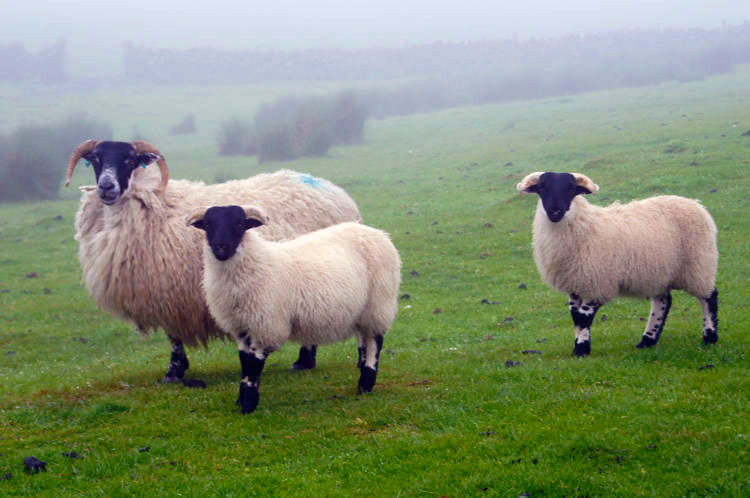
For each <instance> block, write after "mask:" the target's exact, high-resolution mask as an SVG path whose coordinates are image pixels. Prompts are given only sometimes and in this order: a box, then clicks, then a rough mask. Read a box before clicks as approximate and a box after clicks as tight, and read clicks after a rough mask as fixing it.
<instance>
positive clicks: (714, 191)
mask: <svg viewBox="0 0 750 498" xmlns="http://www.w3.org/2000/svg"><path fill="white" fill-rule="evenodd" d="M718 191H719V189H717V188H712V189H711V190H709V191H708V192H709V193H711V194H715V193H716V192H718Z"/></svg>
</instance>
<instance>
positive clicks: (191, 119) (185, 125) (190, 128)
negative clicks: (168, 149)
mask: <svg viewBox="0 0 750 498" xmlns="http://www.w3.org/2000/svg"><path fill="white" fill-rule="evenodd" d="M197 130H198V129H197V128H196V126H195V114H188V115H187V116H185V117H184V118H183V119H182V121H180V122H179V123H177V124H176V125H174V126H173V127H171V128H170V129H169V134H170V135H187V134H189V133H195V132H196V131H197Z"/></svg>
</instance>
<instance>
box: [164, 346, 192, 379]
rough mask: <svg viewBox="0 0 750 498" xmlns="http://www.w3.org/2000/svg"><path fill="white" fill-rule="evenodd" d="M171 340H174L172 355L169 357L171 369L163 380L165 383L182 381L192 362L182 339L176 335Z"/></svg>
mask: <svg viewBox="0 0 750 498" xmlns="http://www.w3.org/2000/svg"><path fill="white" fill-rule="evenodd" d="M169 340H170V341H171V342H172V355H171V356H170V359H169V369H168V370H167V373H166V375H165V376H164V378H163V379H162V380H161V381H162V383H164V384H170V383H172V382H180V381H181V380H182V378H183V377H184V376H185V371H186V370H187V369H188V368H190V362H189V361H188V358H187V355H186V354H185V348H184V346H183V345H182V341H181V340H179V339H175V338H174V337H169Z"/></svg>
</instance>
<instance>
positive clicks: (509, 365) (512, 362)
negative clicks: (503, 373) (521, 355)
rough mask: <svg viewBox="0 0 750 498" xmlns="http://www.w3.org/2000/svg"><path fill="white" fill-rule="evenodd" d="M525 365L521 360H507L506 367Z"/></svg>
mask: <svg viewBox="0 0 750 498" xmlns="http://www.w3.org/2000/svg"><path fill="white" fill-rule="evenodd" d="M521 365H523V363H521V362H520V361H513V360H505V368H513V367H520V366H521Z"/></svg>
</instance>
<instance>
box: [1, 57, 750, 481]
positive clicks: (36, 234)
mask: <svg viewBox="0 0 750 498" xmlns="http://www.w3.org/2000/svg"><path fill="white" fill-rule="evenodd" d="M748 77H750V70H749V69H748V68H741V69H739V70H738V71H737V72H735V73H734V74H732V75H728V76H722V77H717V78H713V79H710V80H707V81H704V82H695V83H689V84H676V83H674V84H672V83H670V84H664V85H660V86H657V87H648V88H640V89H624V90H617V91H610V92H597V93H590V94H585V95H580V96H572V97H565V98H557V99H549V100H541V101H533V102H516V103H508V104H503V105H493V106H485V107H469V108H459V109H450V110H445V111H442V112H436V113H430V114H422V115H414V116H405V117H397V118H390V119H385V120H379V121H378V120H373V121H370V122H368V124H367V128H366V132H365V137H366V140H365V143H364V144H363V145H359V146H351V147H341V148H336V149H333V150H332V151H331V152H330V153H329V155H328V156H327V157H324V158H316V159H307V160H300V161H295V162H292V163H285V164H272V163H268V164H264V165H263V166H262V167H261V166H258V165H257V164H256V163H255V161H254V159H253V158H250V159H248V158H219V157H218V156H216V146H215V143H214V138H215V132H214V131H212V130H211V129H210V128H207V127H202V126H201V122H202V121H201V116H202V115H213V116H214V118H213V119H214V122H215V123H217V124H216V128H217V129H218V122H219V120H220V118H223V117H224V116H225V115H226V116H228V115H231V114H233V111H234V109H235V108H237V107H243V106H244V107H247V108H248V109H249V108H251V107H253V106H254V105H257V102H258V101H260V100H265V99H264V97H263V95H265V94H264V93H263V92H264V91H265V92H267V94H269V95H274V96H275V95H278V94H279V90H278V89H270V90H268V89H263V88H262V87H257V88H255V93H253V92H250V91H248V96H247V100H239V101H238V102H237V103H236V105H234V106H233V107H232V106H229V105H228V104H227V99H226V95H227V92H226V89H224V88H213V87H205V88H200V89H198V90H196V89H194V88H192V89H191V88H186V89H169V90H168V92H167V90H166V89H138V90H137V91H136V90H133V91H132V94H131V93H130V91H127V90H122V89H120V90H112V91H110V92H102V93H101V94H96V95H93V96H90V97H85V98H84V96H79V97H77V98H78V99H79V100H80V103H79V104H80V105H81V106H83V107H86V108H90V109H91V108H94V107H92V102H96V103H101V105H102V106H104V107H103V108H104V109H105V110H112V109H116V107H117V105H125V106H133V108H139V109H140V108H148V109H149V112H150V113H151V114H150V115H149V116H144V118H143V123H144V125H143V128H142V130H141V131H146V130H147V127H146V125H145V123H146V122H148V123H152V122H153V121H152V118H155V119H156V123H157V124H158V126H159V130H158V133H156V132H155V133H154V135H153V136H152V137H149V138H151V140H152V141H153V142H154V143H155V144H157V145H159V146H160V148H162V150H163V151H164V152H165V153H166V154H167V157H168V159H169V163H170V166H171V169H172V174H173V176H174V177H187V178H196V179H197V178H201V179H205V180H207V181H213V179H214V177H215V176H214V175H216V174H217V173H221V174H222V175H232V176H245V175H249V174H253V173H256V172H258V171H261V170H272V169H275V168H277V167H291V168H293V169H297V170H302V171H309V172H312V173H314V174H318V175H321V176H324V177H326V178H329V179H331V180H333V181H335V182H337V183H338V184H339V185H341V186H343V187H344V188H346V189H347V191H348V192H350V194H351V195H352V197H353V198H354V199H355V200H356V201H357V202H358V204H359V206H360V209H361V211H362V213H363V216H364V218H365V221H366V222H367V223H368V224H370V225H373V226H376V227H379V228H383V229H385V230H387V231H389V232H390V233H391V234H392V237H393V240H394V242H395V244H396V246H397V247H398V248H399V250H400V252H401V256H402V259H403V263H404V266H403V269H404V271H403V284H402V289H401V292H402V293H409V294H410V295H411V299H410V300H408V301H407V300H402V301H400V312H399V317H398V319H397V321H396V323H395V325H394V327H393V329H392V330H391V331H390V333H389V334H388V335H387V337H386V341H385V350H386V351H384V353H383V355H382V358H381V369H380V373H379V378H378V384H377V385H376V387H375V390H374V392H373V393H372V394H369V395H366V396H358V395H356V382H357V376H358V372H357V371H356V369H355V362H356V359H355V358H356V345H355V343H354V341H348V342H346V343H343V344H338V345H334V346H325V347H322V348H321V349H320V351H319V358H318V367H317V368H316V369H315V370H313V371H310V372H292V371H290V370H289V366H290V365H291V363H292V362H293V361H294V359H295V356H296V346H295V345H292V344H289V345H287V346H286V347H285V348H283V349H282V350H281V351H279V352H277V353H274V354H273V355H272V356H271V357H270V358H269V360H268V363H267V366H266V370H265V372H264V374H263V382H262V387H261V402H260V405H259V407H258V410H257V411H256V412H255V413H253V414H251V415H248V416H241V415H240V414H239V411H238V409H237V407H236V406H235V404H234V400H235V399H236V394H237V388H238V380H239V364H238V363H239V362H238V361H237V353H236V347H235V346H233V345H232V344H230V343H222V342H216V343H213V344H211V347H210V349H209V350H208V351H204V350H191V351H188V355H189V357H190V361H191V369H190V370H189V372H188V376H189V377H194V378H200V379H202V380H204V381H205V382H206V383H207V385H208V387H207V388H206V389H205V390H196V389H187V388H185V387H183V386H174V385H169V386H164V385H161V384H160V383H159V382H158V381H159V379H160V378H161V376H162V375H163V374H164V371H165V370H166V366H167V362H168V350H169V347H168V342H167V340H166V338H165V337H164V335H163V334H155V335H153V336H151V337H148V338H146V339H143V338H141V337H139V336H138V335H137V334H136V333H135V332H134V331H133V330H132V327H131V326H130V325H128V324H126V323H123V322H121V321H119V320H116V319H113V318H111V317H110V316H108V315H107V314H105V313H102V312H100V311H98V310H97V307H96V305H95V304H94V303H93V302H92V301H91V300H90V299H89V298H88V296H87V295H86V291H85V289H84V288H83V286H82V284H81V282H80V278H81V277H80V268H79V265H78V261H77V253H76V249H77V247H76V243H75V241H74V240H73V235H74V232H73V228H72V222H73V217H74V213H75V210H76V209H77V201H76V200H75V199H76V198H77V193H76V192H75V191H66V192H65V193H64V196H63V197H64V198H63V200H61V201H58V202H48V203H34V204H5V205H0V289H7V290H8V292H2V293H0V310H2V312H0V385H2V389H1V390H0V477H2V476H3V475H4V474H6V473H8V472H9V473H11V474H12V478H10V479H7V480H0V495H41V496H60V495H76V494H87V495H88V494H91V495H107V496H109V495H115V496H121V495H127V496H131V495H135V496H152V495H156V496H166V495H169V496H172V495H177V494H182V495H189V496H203V495H217V496H262V495H276V496H290V495H295V496H297V495H301V496H342V495H366V496H401V495H409V496H442V495H449V496H484V495H486V496H494V495H498V496H517V495H519V494H521V493H523V492H528V493H529V494H530V496H562V495H565V496H583V495H589V496H611V495H619V496H644V495H647V496H706V495H722V496H747V495H748V494H750V451H749V449H750V418H748V417H747V416H746V414H747V411H748V406H750V403H749V402H748V401H749V400H748V397H749V393H750V376H749V375H748V366H749V361H748V358H747V356H748V354H749V353H748V347H749V346H750V340H749V339H748V335H747V331H748V329H749V328H750V310H748V307H747V304H746V303H747V299H748V296H749V293H748V270H747V268H748V267H747V261H748V259H749V258H750V243H749V242H748V241H749V240H750V239H749V238H748V228H750V227H749V225H750V223H749V222H748V221H747V220H748V218H747V216H746V213H747V212H748V208H750V175H748V171H750V170H749V164H750V137H744V136H742V135H741V134H742V133H743V132H744V131H745V130H747V129H750V96H748V95H747V91H746V83H747V80H748ZM197 91H199V92H201V93H202V97H201V99H197V100H196V99H195V97H196V95H195V92H197ZM166 93H169V98H165V94H166ZM241 93H242V92H241V91H240V89H239V88H237V89H234V90H233V93H232V95H233V96H234V97H235V98H239V95H241ZM300 93H301V92H300ZM213 95H216V101H215V102H214V99H213ZM117 99H120V100H119V101H118V100H117ZM267 100H271V99H270V98H269V99H267ZM43 101H44V99H43V98H40V102H43ZM14 102H16V101H11V100H6V101H3V104H2V105H3V106H5V107H7V109H4V111H8V113H6V114H4V115H5V116H16V115H21V114H22V113H21V111H23V112H24V113H28V112H31V111H29V110H32V111H33V116H34V118H35V119H45V118H48V117H49V118H50V119H51V118H54V117H55V116H56V115H57V114H56V113H61V112H62V111H61V110H60V109H59V108H54V109H47V108H46V107H44V106H42V105H41V104H39V105H38V106H37V105H35V104H34V103H33V102H26V101H24V102H22V103H19V102H20V101H19V102H16V103H15V104H14ZM116 102H124V103H123V104H116ZM14 106H16V107H14ZM11 108H12V109H11ZM219 109H220V110H221V112H219ZM123 112H124V113H126V114H127V112H128V110H127V109H125V110H124V111H123ZM186 112H194V113H196V116H197V118H198V126H199V134H198V135H197V136H195V137H193V138H189V137H188V138H185V137H172V138H167V136H166V129H167V128H168V126H170V125H172V124H174V122H176V121H177V120H179V119H180V118H181V117H182V116H183V115H184V114H185V113H186ZM14 113H18V114H14ZM117 115H118V113H113V114H112V115H110V116H99V115H97V116H96V117H97V118H103V119H105V118H108V117H109V118H111V119H113V120H116V119H117ZM128 119H130V117H128ZM128 119H124V120H123V121H122V122H120V121H118V122H116V123H115V130H117V131H120V133H121V134H123V135H125V136H124V137H123V138H125V139H129V138H130V137H129V136H127V133H129V130H130V128H131V127H132V123H131V122H130V121H128ZM735 122H736V123H738V124H737V126H733V123H735ZM139 123H140V122H139ZM139 127H140V124H139ZM123 130H124V131H123ZM154 137H156V138H154ZM162 139H163V140H164V143H165V145H161V144H162ZM62 167H64V164H61V168H62ZM79 169H80V170H81V171H77V172H76V177H75V179H76V181H77V182H78V183H79V184H80V183H91V182H92V174H91V171H90V170H86V169H85V168H79ZM537 170H556V171H581V172H584V173H586V174H588V175H589V176H591V177H592V178H593V179H594V181H596V182H597V183H598V184H599V185H600V187H601V190H600V193H599V194H598V195H597V196H591V197H590V200H592V201H593V202H596V203H599V204H608V203H609V202H611V201H614V200H616V199H618V200H620V201H628V200H630V199H634V198H641V197H647V196H650V195H655V194H660V193H670V194H679V195H685V196H689V197H694V198H699V199H701V200H702V202H703V203H704V204H705V205H706V206H707V207H708V209H709V210H710V211H711V213H712V214H713V216H714V218H715V219H716V222H717V225H718V227H719V248H720V252H721V258H720V268H719V276H718V288H719V303H720V306H719V316H720V320H721V322H720V333H719V336H720V342H719V344H717V345H716V346H714V347H710V348H705V347H703V346H701V345H700V341H701V327H700V325H701V315H700V309H699V306H698V303H697V302H696V301H695V300H694V299H693V298H692V297H690V296H688V295H685V294H683V293H679V292H676V293H675V294H674V303H673V307H672V312H671V314H670V317H669V319H668V321H667V324H666V327H665V330H664V333H663V335H662V339H661V341H660V343H659V345H658V346H657V347H656V348H654V349H652V350H646V351H643V350H637V349H636V348H635V347H634V346H635V344H636V343H637V342H638V340H639V338H640V335H641V333H642V329H643V327H644V326H645V322H643V321H641V318H642V317H646V315H647V314H648V309H649V305H648V303H647V302H646V301H638V300H628V299H623V300H618V301H615V302H613V303H611V304H609V305H607V306H605V307H604V308H602V310H601V311H600V313H599V317H598V318H597V320H596V322H595V324H594V327H593V330H592V334H593V343H592V346H593V351H592V355H591V356H590V357H588V358H585V359H577V358H574V357H572V356H571V351H572V347H573V337H574V335H573V325H572V323H571V320H570V316H569V313H568V312H567V309H566V307H565V303H566V297H565V296H563V295H560V294H558V293H556V292H554V291H552V290H550V289H549V288H547V287H546V286H545V285H544V283H543V282H542V281H541V280H540V278H539V276H538V274H537V272H536V269H535V267H534V263H533V260H532V257H531V246H530V243H531V233H530V229H531V219H532V216H533V211H534V207H535V202H536V201H535V199H534V198H533V197H531V196H523V197H522V196H519V195H518V194H517V193H516V192H515V184H516V183H517V182H518V181H519V179H520V178H522V177H523V175H525V174H526V173H528V172H531V171H537ZM714 189H716V191H715V192H713V190H714ZM58 215H61V216H62V220H58V219H56V216H58ZM412 270H415V271H416V272H418V275H416V276H415V275H411V274H410V272H411V271H412ZM32 272H36V273H37V274H38V277H36V278H27V275H28V274H30V273H32ZM521 284H524V285H525V288H520V286H521ZM45 289H47V290H45ZM482 299H487V300H488V301H490V302H491V303H494V304H482V303H481V301H482ZM437 308H440V309H441V310H442V312H440V313H434V311H435V310H436V309H437ZM603 315H607V320H606V321H603V320H602V318H603ZM82 338H83V340H82ZM528 349H537V350H540V351H542V353H543V354H541V355H529V354H523V353H522V351H523V350H528ZM506 360H513V361H516V362H521V363H522V365H520V366H517V367H513V368H506V366H505V362H506ZM708 364H711V365H713V368H706V369H701V367H703V366H705V365H708ZM146 446H148V447H150V450H149V451H139V450H140V449H143V448H145V447H146ZM67 451H76V452H77V453H79V454H81V455H83V457H84V458H83V459H79V460H71V459H68V458H66V457H63V455H62V454H63V452H67ZM29 455H34V456H36V457H38V458H40V459H42V460H44V461H46V462H47V463H48V470H47V472H44V473H40V474H37V475H27V474H25V473H24V472H23V463H22V462H23V459H24V457H26V456H29Z"/></svg>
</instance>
